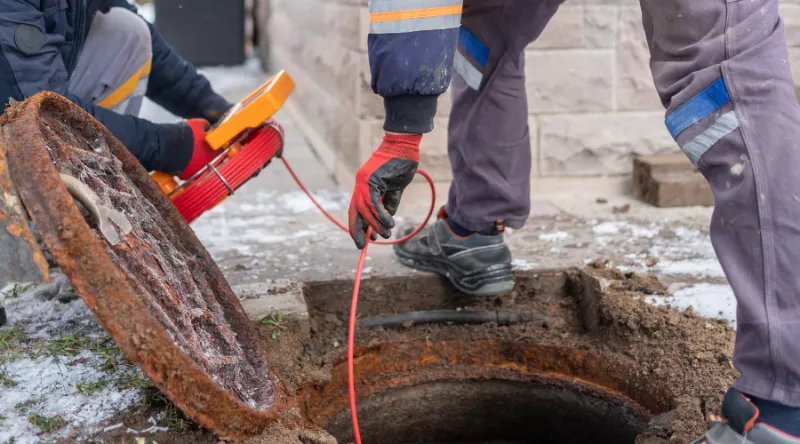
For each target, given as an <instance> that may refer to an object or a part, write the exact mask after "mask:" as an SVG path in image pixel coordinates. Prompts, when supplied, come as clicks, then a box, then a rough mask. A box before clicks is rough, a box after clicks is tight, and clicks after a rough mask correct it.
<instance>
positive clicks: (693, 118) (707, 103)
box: [665, 78, 731, 139]
mask: <svg viewBox="0 0 800 444" xmlns="http://www.w3.org/2000/svg"><path fill="white" fill-rule="evenodd" d="M730 100H731V98H730V95H729V94H728V88H726V87H725V80H724V79H723V78H720V79H719V80H717V81H716V82H714V83H712V84H711V85H710V86H709V87H708V88H706V89H704V90H703V91H701V92H700V94H698V95H696V96H694V97H692V98H691V99H689V100H688V101H687V102H686V103H684V104H683V105H681V106H680V107H678V109H676V110H675V111H673V112H671V113H670V114H669V115H668V116H667V118H666V120H665V123H666V124H667V129H668V130H669V133H670V134H671V135H672V138H673V139H676V138H677V137H678V135H679V134H680V133H682V132H683V131H684V130H685V129H686V128H689V127H690V126H692V125H694V124H695V123H697V122H699V121H700V120H702V119H704V118H706V117H708V116H709V115H710V114H711V113H713V112H714V111H716V110H718V109H720V108H722V106H723V105H725V104H726V103H728V102H730Z"/></svg>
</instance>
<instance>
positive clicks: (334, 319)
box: [325, 313, 344, 327]
mask: <svg viewBox="0 0 800 444" xmlns="http://www.w3.org/2000/svg"><path fill="white" fill-rule="evenodd" d="M325 322H326V323H328V324H332V325H334V326H336V327H341V326H343V325H344V322H342V321H341V319H339V318H337V317H336V315H333V314H331V313H328V314H326V315H325Z"/></svg>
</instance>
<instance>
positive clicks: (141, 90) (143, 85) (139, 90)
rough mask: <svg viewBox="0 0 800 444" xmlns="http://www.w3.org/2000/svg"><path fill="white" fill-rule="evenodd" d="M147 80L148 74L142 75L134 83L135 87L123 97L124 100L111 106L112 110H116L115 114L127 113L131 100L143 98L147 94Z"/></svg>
mask: <svg viewBox="0 0 800 444" xmlns="http://www.w3.org/2000/svg"><path fill="white" fill-rule="evenodd" d="M148 80H149V76H144V77H142V78H141V79H139V81H138V82H137V83H136V88H135V89H134V90H133V92H131V94H130V95H129V96H128V97H125V100H123V101H122V102H120V103H118V104H117V106H115V107H113V108H111V110H112V111H114V112H116V113H117V114H127V113H128V107H129V106H130V104H131V100H135V99H137V98H143V97H144V96H145V95H146V94H147V83H148Z"/></svg>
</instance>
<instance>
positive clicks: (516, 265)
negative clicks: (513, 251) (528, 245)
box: [511, 259, 538, 271]
mask: <svg viewBox="0 0 800 444" xmlns="http://www.w3.org/2000/svg"><path fill="white" fill-rule="evenodd" d="M511 267H512V268H513V269H514V270H519V271H528V270H533V269H535V268H536V267H538V265H537V264H534V263H533V262H528V261H526V260H524V259H514V260H512V261H511Z"/></svg>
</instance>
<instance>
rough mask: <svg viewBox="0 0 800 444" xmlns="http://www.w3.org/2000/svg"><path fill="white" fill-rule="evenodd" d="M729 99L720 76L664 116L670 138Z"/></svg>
mask: <svg viewBox="0 0 800 444" xmlns="http://www.w3.org/2000/svg"><path fill="white" fill-rule="evenodd" d="M461 29H464V28H461ZM730 100H731V97H730V95H729V94H728V88H726V87H725V80H724V79H722V78H720V79H719V80H717V81H716V82H714V83H712V84H711V85H710V86H709V87H708V88H706V89H704V90H703V91H702V92H700V94H698V95H696V96H694V97H692V98H691V99H689V101H688V102H686V103H684V104H683V105H681V106H680V107H678V109H676V110H675V111H673V112H671V113H670V114H669V115H668V116H667V118H666V124H667V129H668V130H669V133H670V134H671V135H672V138H673V139H677V138H678V135H679V134H680V133H682V132H683V131H684V130H685V129H686V128H689V127H690V126H692V125H694V124H695V123H697V122H699V121H700V120H702V119H704V118H705V117H708V116H709V115H710V114H711V113H713V112H714V111H716V110H718V109H720V108H721V107H722V106H723V105H725V104H726V103H728V102H730Z"/></svg>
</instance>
